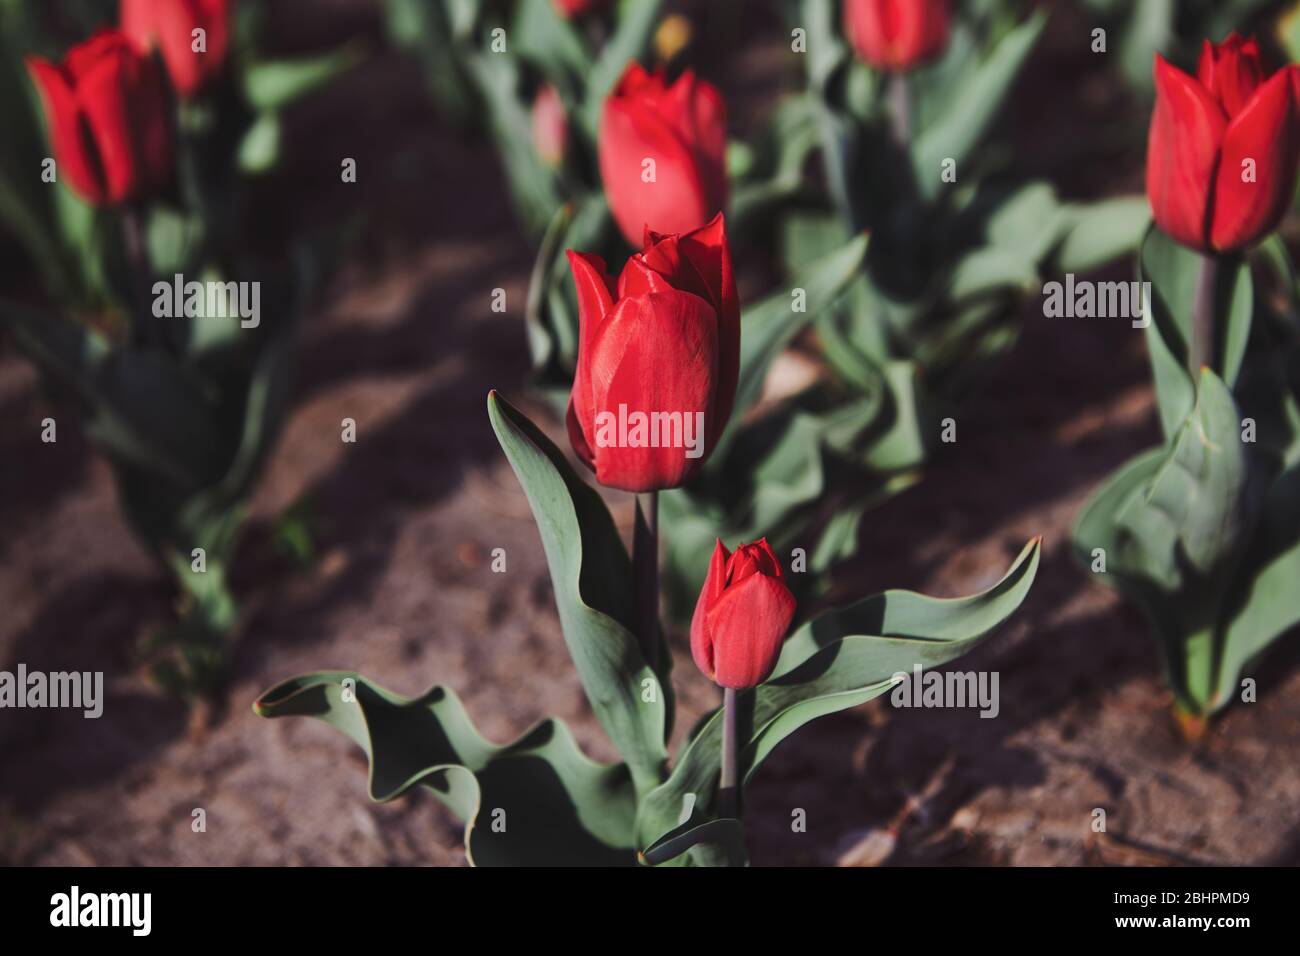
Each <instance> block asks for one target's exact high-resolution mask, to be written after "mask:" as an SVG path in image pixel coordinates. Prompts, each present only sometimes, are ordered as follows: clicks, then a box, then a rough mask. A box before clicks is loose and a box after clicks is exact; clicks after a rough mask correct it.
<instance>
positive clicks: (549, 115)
mask: <svg viewBox="0 0 1300 956" xmlns="http://www.w3.org/2000/svg"><path fill="white" fill-rule="evenodd" d="M532 125H533V148H534V149H536V150H537V155H538V156H540V157H541V158H542V162H544V163H546V165H548V166H559V165H560V164H561V163H563V162H564V154H565V152H566V150H567V149H568V145H569V118H568V116H567V115H566V114H565V112H564V102H563V101H562V100H561V99H560V94H559V92H558V91H557V90H556V89H555V87H553V86H551V84H549V83H547V84H546V85H545V86H543V87H542V88H541V89H539V90H538V91H537V96H536V97H535V98H534V99H533V115H532Z"/></svg>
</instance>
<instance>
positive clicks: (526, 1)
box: [510, 0, 592, 81]
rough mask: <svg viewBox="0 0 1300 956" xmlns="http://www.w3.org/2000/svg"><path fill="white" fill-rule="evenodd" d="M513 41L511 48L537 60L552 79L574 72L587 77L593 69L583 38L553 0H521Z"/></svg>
mask: <svg viewBox="0 0 1300 956" xmlns="http://www.w3.org/2000/svg"><path fill="white" fill-rule="evenodd" d="M510 42H511V43H512V44H513V47H514V49H513V50H512V51H511V52H513V53H515V54H517V55H519V56H521V57H523V58H524V59H525V60H530V61H532V62H533V63H535V64H537V66H538V68H539V69H540V70H541V71H542V72H543V73H544V74H546V75H547V76H548V77H549V78H551V80H552V81H556V80H559V79H561V78H563V77H565V76H566V75H570V74H571V75H573V76H576V77H582V78H585V77H586V76H587V74H588V72H590V70H591V66H592V63H591V57H590V56H589V55H588V53H587V50H586V47H585V46H584V45H583V42H582V38H581V37H580V36H579V34H578V31H577V30H576V29H575V28H574V26H573V24H572V23H570V22H569V21H568V20H566V19H564V17H562V16H560V14H559V13H558V12H557V11H556V9H555V6H554V5H553V4H552V3H551V0H520V2H519V4H518V6H517V7H516V10H515V21H514V28H513V29H512V30H511V31H510Z"/></svg>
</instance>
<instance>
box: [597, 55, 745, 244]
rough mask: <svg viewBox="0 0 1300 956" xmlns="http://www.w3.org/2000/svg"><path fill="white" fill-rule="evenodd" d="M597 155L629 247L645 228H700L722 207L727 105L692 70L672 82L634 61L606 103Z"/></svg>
mask: <svg viewBox="0 0 1300 956" xmlns="http://www.w3.org/2000/svg"><path fill="white" fill-rule="evenodd" d="M597 153H598V157H599V160H600V176H601V180H602V181H603V182H604V186H605V198H606V199H607V200H608V201H609V208H610V211H611V212H612V213H613V215H614V221H615V222H617V223H618V227H619V229H620V230H621V231H622V233H623V235H624V237H625V238H626V239H627V241H628V242H629V243H631V244H632V245H633V246H636V245H638V244H639V243H640V242H641V238H642V236H643V235H644V234H645V230H647V229H649V230H652V231H654V232H657V233H665V234H672V233H679V234H680V233H686V232H690V231H691V230H693V229H698V228H700V227H701V226H703V225H704V224H705V223H707V222H708V221H709V220H711V219H712V218H713V217H714V216H715V215H717V214H718V213H719V212H721V211H722V210H723V208H724V207H725V206H726V204H727V168H726V153H727V110H726V105H725V104H724V103H723V101H722V94H721V93H719V92H718V89H717V87H715V86H713V85H711V84H709V83H705V82H704V81H702V80H698V79H696V77H695V74H694V73H693V72H691V71H690V70H687V71H686V72H685V73H683V74H682V75H681V76H679V77H678V78H677V80H676V81H675V82H674V83H671V84H669V83H667V82H666V80H665V78H664V75H663V73H661V72H660V73H647V72H646V71H645V70H644V69H642V68H641V66H640V64H637V63H633V64H631V65H630V66H629V67H628V69H627V72H625V73H624V74H623V78H622V80H620V81H619V83H618V85H617V86H616V87H615V88H614V91H613V92H612V93H611V94H610V95H609V97H608V98H607V99H606V100H605V105H604V108H603V110H602V112H601V118H600V129H599V131H598V135H597Z"/></svg>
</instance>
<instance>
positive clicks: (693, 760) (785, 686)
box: [637, 540, 1040, 852]
mask: <svg viewBox="0 0 1300 956" xmlns="http://www.w3.org/2000/svg"><path fill="white" fill-rule="evenodd" d="M1039 552H1040V543H1039V541H1037V540H1035V541H1032V542H1030V543H1029V544H1028V545H1026V546H1025V549H1024V550H1023V551H1022V552H1021V553H1020V556H1019V557H1018V558H1017V559H1016V561H1015V562H1014V564H1012V566H1011V568H1010V569H1009V570H1008V571H1007V573H1006V575H1005V576H1004V577H1003V578H1002V580H1001V581H1000V582H998V583H997V584H996V585H994V586H993V587H992V588H990V589H989V590H987V591H985V592H983V593H982V594H978V595H975V596H973V597H968V598H960V599H955V600H942V599H938V598H930V597H925V596H923V595H920V594H914V593H912V592H908V591H887V592H885V593H883V594H878V595H875V596H874V597H870V598H867V599H865V600H864V601H861V602H859V603H858V604H855V605H853V606H852V607H849V608H845V609H842V610H838V611H832V612H829V613H827V614H825V615H822V616H821V617H818V618H817V619H816V620H814V621H812V622H810V623H808V624H805V625H803V626H802V627H800V628H799V629H798V630H797V631H796V632H795V633H794V634H793V635H792V636H791V637H790V638H789V639H788V640H787V641H786V643H785V646H784V648H783V649H782V652H781V656H780V658H779V660H778V661H777V664H776V669H775V670H774V671H773V674H772V676H771V677H770V678H768V680H767V681H766V682H764V683H763V684H760V685H759V686H758V687H756V688H754V689H753V690H751V691H743V692H741V693H740V694H738V695H737V697H738V706H740V707H741V708H742V717H741V720H740V726H742V727H748V728H751V729H750V732H749V733H748V735H747V741H746V743H745V744H744V746H743V747H742V748H741V754H740V770H741V775H742V779H743V780H744V781H745V782H748V781H749V780H750V779H752V778H753V775H754V773H755V772H756V771H757V770H758V767H759V765H760V764H761V763H762V761H763V760H764V758H766V757H767V755H768V754H770V753H771V752H772V750H773V748H775V747H776V745H777V744H778V743H780V742H781V741H782V740H783V739H785V738H786V737H788V736H789V735H790V734H791V733H793V732H794V731H795V730H797V729H799V728H800V727H802V726H803V725H804V724H806V723H808V722H809V721H810V720H813V719H815V718H817V717H820V716H823V715H825V714H831V713H835V712H836V711H840V710H844V709H846V708H849V707H855V706H857V705H858V704H862V703H865V702H866V701H868V700H871V699H872V698H873V697H877V696H879V695H880V694H883V693H885V692H886V691H888V690H889V689H890V688H891V687H892V686H894V684H895V682H896V681H895V675H896V674H899V673H904V674H910V673H911V672H912V669H913V667H914V666H916V665H920V666H922V667H935V666H938V665H939V664H943V663H945V662H947V661H950V660H952V659H953V658H955V657H960V656H961V655H962V654H964V653H966V652H967V651H969V650H971V649H972V648H974V647H975V646H976V645H977V644H978V643H979V642H980V641H981V640H983V639H984V638H985V637H987V636H988V635H989V634H991V633H992V632H993V631H994V630H995V629H996V628H997V627H998V626H1000V625H1001V624H1002V623H1003V622H1005V621H1006V620H1007V618H1009V617H1010V616H1011V615H1012V614H1013V613H1015V611H1016V610H1017V609H1018V608H1019V607H1020V605H1021V604H1022V603H1023V601H1024V599H1025V597H1026V595H1027V594H1028V593H1029V588H1030V585H1031V584H1032V583H1033V580H1034V575H1035V574H1036V572H1037V569H1038V561H1039ZM721 734H722V715H721V713H720V711H714V712H713V713H712V714H711V715H709V716H708V717H706V718H705V719H704V720H703V721H702V722H701V723H700V725H699V728H698V730H697V732H696V733H695V735H694V736H693V737H692V738H691V740H690V741H689V742H688V743H687V744H686V745H685V747H684V748H683V750H682V753H681V754H680V756H679V757H678V760H677V763H676V766H675V767H674V768H673V772H672V774H671V775H670V776H669V778H668V780H667V781H666V782H664V783H663V784H662V785H661V786H659V787H657V788H656V789H654V790H652V791H651V792H650V793H649V794H647V795H646V796H645V798H644V799H643V800H642V801H641V804H640V806H639V807H638V810H637V838H638V841H639V842H640V843H641V845H643V846H654V845H655V844H656V843H657V842H658V841H660V840H661V839H662V838H663V837H664V836H665V835H666V834H668V833H669V832H670V831H672V830H673V829H674V828H675V827H677V826H678V824H677V819H678V817H679V815H680V813H681V808H682V807H683V806H692V807H702V808H706V809H707V808H712V807H713V805H714V802H715V796H716V791H717V786H718V772H719V764H720V746H721ZM643 852H644V851H643Z"/></svg>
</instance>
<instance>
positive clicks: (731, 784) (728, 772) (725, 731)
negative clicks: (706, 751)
mask: <svg viewBox="0 0 1300 956" xmlns="http://www.w3.org/2000/svg"><path fill="white" fill-rule="evenodd" d="M736 737H737V735H736V692H735V690H734V689H733V688H730V687H726V688H723V691H722V776H721V778H720V779H719V781H718V815H719V816H723V817H738V816H740V788H739V787H738V786H737V784H738V782H739V781H738V780H737V777H736V743H737V739H736Z"/></svg>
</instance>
